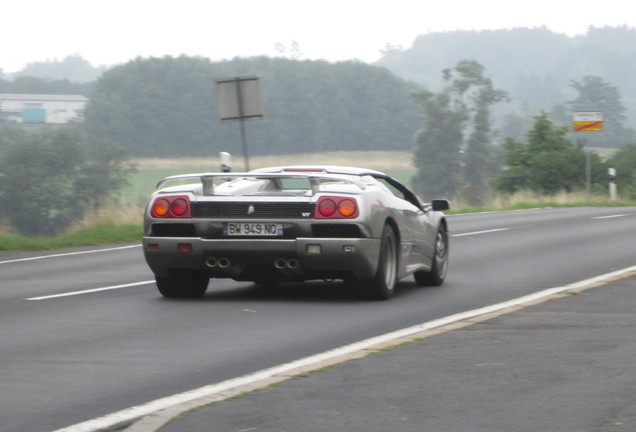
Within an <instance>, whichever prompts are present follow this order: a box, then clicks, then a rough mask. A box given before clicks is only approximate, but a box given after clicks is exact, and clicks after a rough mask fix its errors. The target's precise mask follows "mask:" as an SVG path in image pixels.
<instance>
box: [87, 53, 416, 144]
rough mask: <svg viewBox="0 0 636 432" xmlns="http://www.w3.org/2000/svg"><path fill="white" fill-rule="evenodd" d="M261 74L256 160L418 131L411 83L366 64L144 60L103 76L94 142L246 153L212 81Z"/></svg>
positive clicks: (251, 133)
mask: <svg viewBox="0 0 636 432" xmlns="http://www.w3.org/2000/svg"><path fill="white" fill-rule="evenodd" d="M246 75H257V76H260V77H261V92H262V99H263V105H264V111H265V119H264V120H257V121H249V122H247V123H246V129H247V141H248V146H249V153H250V154H289V153H301V152H321V151H327V150H380V149H381V150H390V149H400V150H405V149H408V148H410V147H411V145H412V139H413V135H414V133H415V130H416V128H417V110H416V106H415V104H414V103H413V101H412V100H411V99H410V97H409V94H410V93H411V91H412V90H413V88H414V86H413V85H412V84H409V83H407V82H404V81H402V80H400V79H398V78H396V77H395V76H393V75H391V73H389V72H388V71H387V70H386V69H383V68H379V67H376V66H369V65H366V64H363V63H357V62H346V63H336V64H332V63H327V62H320V61H295V60H288V59H270V58H264V57H261V58H252V59H235V60H232V61H227V62H221V63H211V62H210V61H208V60H206V59H203V58H192V57H185V56H183V57H179V58H173V57H164V58H151V59H137V60H135V61H132V62H130V63H127V64H125V65H122V66H119V67H115V68H113V69H111V70H109V71H108V72H106V73H105V74H104V75H103V76H102V78H101V79H100V80H99V81H98V82H97V84H96V88H95V91H94V93H93V94H92V97H91V102H90V103H89V105H88V107H87V109H86V113H85V133H86V136H87V137H90V139H91V142H92V141H93V140H107V141H111V142H115V143H118V144H120V145H122V146H124V147H125V148H126V149H127V150H128V152H129V153H130V154H132V155H135V156H162V157H174V156H202V155H216V154H217V153H218V152H219V151H229V152H231V153H234V154H237V155H240V154H241V153H242V149H241V143H240V135H239V128H238V124H236V123H223V124H221V123H220V122H219V119H218V113H217V101H216V95H215V89H214V87H215V80H216V79H219V78H227V77H234V76H246Z"/></svg>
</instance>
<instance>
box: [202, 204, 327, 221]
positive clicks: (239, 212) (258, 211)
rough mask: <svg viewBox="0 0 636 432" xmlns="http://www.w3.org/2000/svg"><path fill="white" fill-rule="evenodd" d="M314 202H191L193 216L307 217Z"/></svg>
mask: <svg viewBox="0 0 636 432" xmlns="http://www.w3.org/2000/svg"><path fill="white" fill-rule="evenodd" d="M314 206H315V204H310V203H293V202H292V203H290V202H193V203H191V208H192V217H193V218H224V219H245V218H254V219H286V218H294V219H295V218H302V219H309V218H311V217H312V216H313V214H314Z"/></svg>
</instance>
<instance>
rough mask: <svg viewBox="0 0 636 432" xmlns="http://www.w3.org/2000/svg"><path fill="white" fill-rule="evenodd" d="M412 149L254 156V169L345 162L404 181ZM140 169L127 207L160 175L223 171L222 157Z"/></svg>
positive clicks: (238, 166) (155, 162)
mask: <svg viewBox="0 0 636 432" xmlns="http://www.w3.org/2000/svg"><path fill="white" fill-rule="evenodd" d="M411 159H412V156H411V153H410V152H406V151H401V152H389V151H386V152H385V151H368V152H344V151H343V152H330V153H315V154H298V155H288V156H255V157H251V158H250V161H249V164H250V168H251V169H255V168H264V167H268V166H279V165H346V166H358V167H363V168H370V169H375V170H378V171H382V172H385V173H387V174H389V175H391V176H393V177H395V178H396V179H398V180H399V181H402V182H404V183H405V184H409V183H410V179H411V177H412V176H413V174H414V173H415V168H414V167H413V166H412V164H411ZM134 162H135V163H136V164H137V169H138V171H137V173H135V174H133V175H131V176H130V178H129V182H130V185H129V186H127V187H126V188H124V189H123V190H122V192H121V195H120V197H119V199H120V202H121V203H123V204H124V205H125V206H126V207H130V208H133V207H141V208H143V205H144V204H145V202H146V199H147V198H148V196H149V195H150V194H151V193H152V191H153V190H154V189H155V186H156V184H157V182H158V181H160V180H161V179H163V178H165V177H168V176H171V175H176V174H187V173H199V172H218V171H221V162H220V160H219V158H182V159H158V158H154V159H136V160H134ZM244 170H245V168H244V163H243V157H242V156H238V157H237V156H235V157H234V159H233V166H232V171H235V172H242V171H244Z"/></svg>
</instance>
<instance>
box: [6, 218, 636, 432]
mask: <svg viewBox="0 0 636 432" xmlns="http://www.w3.org/2000/svg"><path fill="white" fill-rule="evenodd" d="M449 224H450V230H451V235H452V237H451V268H450V272H449V278H448V280H447V283H446V285H444V286H443V287H441V288H418V287H417V286H416V285H415V284H414V283H413V282H412V281H411V280H410V279H408V280H404V281H402V282H401V283H400V285H399V286H398V290H397V292H396V295H395V297H394V298H393V299H392V300H390V301H388V302H366V301H359V300H352V299H350V298H349V297H347V296H346V295H344V294H343V293H342V286H341V285H340V284H339V283H323V282H320V283H307V284H299V285H291V286H285V287H282V288H280V289H278V290H268V291H263V290H259V289H258V288H257V287H255V286H253V285H251V284H247V283H235V282H232V281H212V283H211V285H210V288H209V290H208V293H207V294H206V296H205V297H204V298H203V299H202V300H166V299H163V298H161V297H160V296H159V294H158V292H157V291H156V288H155V287H154V284H153V283H152V274H151V273H150V272H149V270H148V269H147V268H146V265H145V262H144V260H143V257H142V252H141V248H140V247H139V246H138V245H126V246H121V247H109V248H102V249H99V250H95V249H93V248H86V249H77V250H73V251H55V252H47V253H42V252H40V253H2V254H0V386H1V388H2V392H0V419H1V421H0V431H2V432H16V431H28V432H40V431H41V432H50V431H54V430H58V429H62V428H66V427H68V426H71V425H75V424H78V423H81V422H85V421H87V420H90V419H93V418H96V417H100V416H103V415H107V414H109V413H112V412H115V411H119V410H122V409H125V408H128V407H131V406H135V405H139V404H144V403H146V402H148V401H152V400H155V399H158V398H162V397H165V396H169V395H172V394H175V393H179V392H183V391H187V390H190V389H193V388H198V387H201V386H204V385H207V384H212V383H215V382H219V381H223V380H226V379H229V378H232V377H236V376H240V375H244V374H247V373H250V372H254V371H256V370H260V369H264V368H266V367H270V366H274V365H277V364H281V363H285V362H289V361H292V360H295V359H298V358H301V357H305V356H309V355H312V354H316V353H319V352H322V351H325V350H328V349H332V348H336V347H339V346H342V345H345V344H349V343H352V342H355V341H357V340H361V339H365V338H369V337H372V336H375V335H379V334H384V333H387V332H390V331H393V330H397V329H400V328H404V327H409V326H413V325H416V324H419V323H422V322H427V321H430V320H433V319H436V318H441V317H444V316H448V315H451V314H455V313H459V312H462V311H466V310H470V309H475V308H478V307H482V306H487V305H490V304H493V303H499V302H502V301H505V300H509V299H512V298H516V297H520V296H522V295H525V294H529V293H533V292H536V291H540V290H543V289H545V288H550V287H555V286H561V285H566V284H570V283H573V282H576V281H579V280H582V279H587V278H590V277H593V276H596V275H599V274H604V273H608V272H610V271H614V270H618V269H622V268H625V267H629V266H632V265H634V263H636V247H634V242H633V232H634V231H635V230H636V208H633V207H630V208H577V209H538V210H528V211H517V212H496V213H483V214H473V215H458V216H451V217H450V218H449Z"/></svg>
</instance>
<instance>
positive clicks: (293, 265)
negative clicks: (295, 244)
mask: <svg viewBox="0 0 636 432" xmlns="http://www.w3.org/2000/svg"><path fill="white" fill-rule="evenodd" d="M274 267H276V268H277V269H278V270H284V269H289V270H295V269H297V268H299V267H300V262H298V260H297V259H296V258H289V259H286V258H277V259H276V260H275V261H274Z"/></svg>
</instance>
